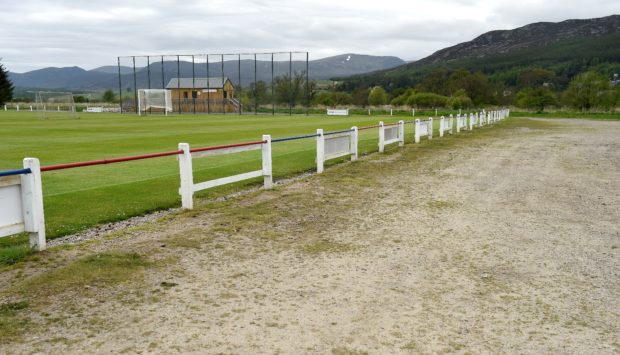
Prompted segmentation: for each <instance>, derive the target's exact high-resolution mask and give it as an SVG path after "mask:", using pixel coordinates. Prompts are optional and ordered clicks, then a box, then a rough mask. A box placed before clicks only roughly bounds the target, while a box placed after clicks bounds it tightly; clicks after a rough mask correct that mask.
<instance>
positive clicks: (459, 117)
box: [456, 113, 467, 133]
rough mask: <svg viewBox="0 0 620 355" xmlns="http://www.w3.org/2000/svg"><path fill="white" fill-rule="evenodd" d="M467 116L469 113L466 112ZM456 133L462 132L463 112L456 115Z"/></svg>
mask: <svg viewBox="0 0 620 355" xmlns="http://www.w3.org/2000/svg"><path fill="white" fill-rule="evenodd" d="M465 116H467V114H465ZM456 133H461V114H460V113H459V114H458V115H456Z"/></svg>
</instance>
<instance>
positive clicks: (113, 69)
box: [90, 65, 133, 75]
mask: <svg viewBox="0 0 620 355" xmlns="http://www.w3.org/2000/svg"><path fill="white" fill-rule="evenodd" d="M132 70H133V69H132V67H126V66H122V65H121V75H122V74H129V73H131V72H132ZM90 71H94V72H99V73H106V74H116V75H118V66H117V65H105V66H103V67H99V68H95V69H91V70H90Z"/></svg>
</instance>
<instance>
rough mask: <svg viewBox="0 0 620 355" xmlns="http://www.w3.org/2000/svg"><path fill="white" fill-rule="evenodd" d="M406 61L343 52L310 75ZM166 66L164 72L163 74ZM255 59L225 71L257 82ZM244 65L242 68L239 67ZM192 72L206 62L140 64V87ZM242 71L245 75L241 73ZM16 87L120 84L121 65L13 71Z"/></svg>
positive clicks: (259, 66)
mask: <svg viewBox="0 0 620 355" xmlns="http://www.w3.org/2000/svg"><path fill="white" fill-rule="evenodd" d="M217 59H218V58H214V59H212V61H211V62H210V64H209V68H208V71H209V73H208V74H209V75H208V76H221V75H222V62H213V61H215V60H217ZM404 63H405V61H403V60H402V59H399V58H396V57H380V56H370V55H361V54H343V55H338V56H334V57H329V58H323V59H318V60H313V61H310V62H309V63H308V66H309V75H310V79H313V80H316V79H329V78H331V77H335V76H349V75H354V74H360V73H366V72H370V71H376V70H382V69H388V68H392V67H395V66H398V65H402V64H404ZM162 66H163V75H162ZM254 67H255V63H254V61H253V60H247V59H243V60H241V61H240V62H238V61H236V60H228V61H224V66H223V75H224V76H226V77H229V78H230V79H231V80H232V81H233V82H234V83H235V84H238V82H239V79H241V85H242V86H246V85H249V84H250V83H252V82H254ZM239 69H241V71H240V70H239ZM291 69H292V72H293V73H295V72H297V73H301V72H305V70H306V63H305V61H293V62H292V63H290V64H289V62H288V61H276V62H274V76H283V75H288V73H289V70H291ZM192 72H193V73H194V75H195V76H196V77H206V76H207V65H206V63H195V65H194V66H193V67H192V63H191V62H187V61H181V62H179V63H177V62H176V61H164V62H163V65H162V63H161V62H153V63H151V65H150V66H149V67H148V68H147V67H139V68H136V76H135V81H136V83H137V85H138V87H147V86H148V83H149V78H150V82H151V87H153V88H159V87H162V80H163V81H164V85H165V84H167V83H168V81H169V80H170V79H171V78H173V77H177V76H179V75H180V76H181V77H191V76H192ZM240 74H241V75H240ZM9 76H10V78H11V80H12V81H13V84H14V85H15V86H16V87H28V88H41V89H57V90H61V89H62V90H74V91H75V90H101V89H117V88H118V67H117V66H103V67H99V68H95V69H93V70H84V69H82V68H79V67H68V68H45V69H39V70H34V71H31V72H27V73H21V74H20V73H9ZM256 79H257V80H263V81H266V82H271V61H264V60H263V61H261V60H259V61H257V62H256ZM121 83H122V86H123V88H124V89H127V88H129V89H131V88H133V83H134V75H133V68H131V67H127V66H121Z"/></svg>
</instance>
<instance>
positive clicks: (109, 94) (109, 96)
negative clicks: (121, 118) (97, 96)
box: [101, 89, 114, 103]
mask: <svg viewBox="0 0 620 355" xmlns="http://www.w3.org/2000/svg"><path fill="white" fill-rule="evenodd" d="M101 99H102V100H103V102H109V103H112V102H114V92H113V91H112V90H110V89H108V90H106V91H105V92H104V93H103V96H102V97H101Z"/></svg>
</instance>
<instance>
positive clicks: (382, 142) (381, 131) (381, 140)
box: [379, 121, 385, 153]
mask: <svg viewBox="0 0 620 355" xmlns="http://www.w3.org/2000/svg"><path fill="white" fill-rule="evenodd" d="M384 148H385V126H384V125H383V121H380V122H379V153H383V150H384Z"/></svg>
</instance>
